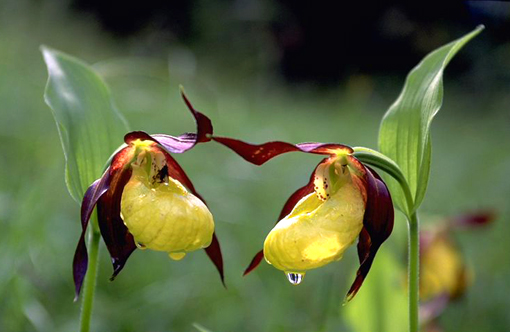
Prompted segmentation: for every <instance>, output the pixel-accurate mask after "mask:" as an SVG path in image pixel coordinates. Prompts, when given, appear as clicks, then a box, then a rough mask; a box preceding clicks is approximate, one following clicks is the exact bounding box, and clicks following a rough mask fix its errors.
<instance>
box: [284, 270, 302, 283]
mask: <svg viewBox="0 0 510 332" xmlns="http://www.w3.org/2000/svg"><path fill="white" fill-rule="evenodd" d="M285 275H286V276H287V280H288V281H289V282H290V283H291V284H293V285H299V284H300V283H301V281H303V278H304V277H305V274H304V273H295V272H285Z"/></svg>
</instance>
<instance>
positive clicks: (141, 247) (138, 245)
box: [135, 242, 147, 250]
mask: <svg viewBox="0 0 510 332" xmlns="http://www.w3.org/2000/svg"><path fill="white" fill-rule="evenodd" d="M135 244H136V247H137V248H138V249H140V250H145V249H147V247H146V246H145V245H143V244H141V243H138V242H135Z"/></svg>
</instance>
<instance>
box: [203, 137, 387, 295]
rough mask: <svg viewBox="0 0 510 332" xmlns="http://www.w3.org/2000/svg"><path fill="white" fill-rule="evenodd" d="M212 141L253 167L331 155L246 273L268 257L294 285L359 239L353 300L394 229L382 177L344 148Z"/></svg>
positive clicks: (301, 190) (292, 198)
mask: <svg viewBox="0 0 510 332" xmlns="http://www.w3.org/2000/svg"><path fill="white" fill-rule="evenodd" d="M212 139H213V140H214V141H216V142H218V143H220V144H222V145H224V146H226V147H228V148H229V149H231V150H233V151H234V152H236V153H237V154H238V155H240V156H241V157H242V158H244V159H245V160H246V161H248V162H250V163H252V164H255V165H262V164H264V163H266V162H267V161H269V160H271V159H272V158H274V157H276V156H278V155H281V154H284V153H288V152H304V153H312V154H318V155H326V156H328V157H327V158H325V159H323V160H322V161H321V162H320V163H319V165H318V166H317V167H316V168H315V170H314V172H313V173H312V175H311V177H310V180H309V181H308V183H307V184H306V185H305V186H303V187H301V188H299V189H298V190H296V192H294V193H293V194H292V195H291V196H290V197H289V199H288V200H287V202H286V203H285V205H284V207H283V209H282V212H281V213H280V217H279V218H278V222H277V225H276V226H275V227H274V228H273V230H272V231H271V232H270V233H269V235H268V236H267V238H266V240H265V242H264V249H263V250H261V251H259V252H258V253H257V254H256V255H255V257H254V258H253V259H252V261H251V263H250V264H249V266H248V268H246V270H245V272H244V274H245V275H246V274H248V273H249V272H251V271H252V270H253V269H255V268H256V267H257V266H258V265H259V264H260V262H261V261H262V259H263V258H264V257H265V258H266V261H267V262H268V263H270V264H272V265H273V266H274V267H276V268H278V269H280V270H283V271H285V272H286V274H287V278H288V280H289V281H290V282H291V283H292V284H299V283H300V282H301V281H302V280H303V276H304V273H305V272H306V271H307V270H310V269H315V268H318V267H320V266H323V265H325V264H328V263H330V262H333V261H335V260H339V259H340V258H341V257H342V255H343V253H344V252H345V250H346V248H347V247H349V246H350V245H352V244H353V243H354V241H355V240H356V238H358V239H359V240H358V246H357V248H358V256H359V261H360V267H359V269H358V271H357V274H356V278H355V280H354V282H353V284H352V286H351V288H350V289H349V292H348V293H347V300H350V299H352V298H353V297H354V295H355V294H356V293H357V291H358V290H359V289H360V287H361V285H362V284H363V281H364V279H365V277H366V276H367V274H368V272H369V271H370V267H371V265H372V262H373V260H374V258H375V255H376V253H377V250H378V249H379V247H380V246H381V244H382V243H383V242H384V241H385V240H386V239H387V238H388V236H389V235H390V234H391V231H392V229H393V214H394V211H393V203H392V201H391V196H390V193H389V190H388V188H387V186H386V184H385V183H384V182H383V181H382V179H381V178H380V177H379V175H377V173H376V172H375V171H374V170H373V169H371V168H370V167H368V166H366V165H364V164H362V163H361V162H360V161H359V160H358V159H356V158H355V157H354V156H353V152H354V151H353V150H352V149H351V148H350V147H348V146H345V145H341V144H335V143H300V144H291V143H286V142H281V141H274V142H267V143H263V144H259V145H255V144H249V143H245V142H243V141H240V140H237V139H233V138H228V137H218V136H213V137H212Z"/></svg>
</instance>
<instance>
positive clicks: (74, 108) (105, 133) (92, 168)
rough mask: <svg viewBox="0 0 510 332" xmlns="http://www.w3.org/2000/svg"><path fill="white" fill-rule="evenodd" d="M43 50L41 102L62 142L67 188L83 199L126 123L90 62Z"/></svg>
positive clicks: (118, 139)
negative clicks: (45, 75)
mask: <svg viewBox="0 0 510 332" xmlns="http://www.w3.org/2000/svg"><path fill="white" fill-rule="evenodd" d="M41 51H42V53H43V56H44V61H45V62H46V66H47V67H48V75H49V78H48V83H47V85H46V91H45V93H44V100H45V101H46V104H48V106H50V108H51V109H52V113H53V117H54V118H55V121H56V123H57V129H58V132H59V135H60V141H61V142H62V148H63V150H64V156H65V160H66V172H65V179H66V184H67V189H68V190H69V193H70V194H71V196H72V197H73V199H74V200H75V201H77V202H79V203H81V199H82V197H83V195H84V193H85V191H86V190H87V188H88V186H89V185H90V184H91V183H92V182H93V181H94V180H95V179H97V178H99V177H100V176H101V173H102V172H103V167H104V165H105V162H106V160H107V159H108V157H109V156H110V155H111V153H112V152H113V151H114V150H115V149H116V148H117V147H118V146H119V145H121V144H122V143H123V141H122V139H123V137H124V134H125V133H126V132H127V131H128V128H127V123H126V121H125V119H124V118H123V117H122V115H121V114H120V113H119V112H118V111H117V110H116V109H115V107H114V106H113V103H112V99H111V97H110V92H109V90H108V87H107V86H106V84H105V82H104V81H103V80H102V79H101V78H100V77H99V76H98V75H97V74H96V73H95V72H94V71H93V70H92V69H91V67H90V66H88V65H87V64H85V63H83V62H82V61H80V60H78V59H76V58H73V57H71V56H69V55H67V54H64V53H62V52H59V51H56V50H53V49H50V48H48V47H44V46H43V47H41Z"/></svg>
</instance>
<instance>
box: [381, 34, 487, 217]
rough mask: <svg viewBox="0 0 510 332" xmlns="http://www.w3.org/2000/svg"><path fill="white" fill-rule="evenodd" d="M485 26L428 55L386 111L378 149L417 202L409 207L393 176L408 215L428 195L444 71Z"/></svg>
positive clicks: (398, 199) (395, 197)
mask: <svg viewBox="0 0 510 332" xmlns="http://www.w3.org/2000/svg"><path fill="white" fill-rule="evenodd" d="M483 29H484V27H483V26H479V27H477V28H476V29H475V30H473V31H472V32H471V33H469V34H467V35H465V36H464V37H462V38H459V39H457V40H455V41H453V42H451V43H449V44H446V45H444V46H442V47H440V48H438V49H437V50H435V51H433V52H432V53H430V54H429V55H427V56H426V57H425V58H424V59H423V60H422V61H421V62H420V63H419V64H418V65H417V66H416V67H415V68H414V69H413V70H411V72H410V73H409V75H408V76H407V79H406V82H405V84H404V88H403V89H402V92H401V93H400V96H399V97H398V98H397V100H396V101H395V102H394V103H393V105H391V106H390V108H389V109H388V111H387V112H386V114H385V115H384V117H383V119H382V122H381V128H380V131H379V150H380V151H381V152H382V153H383V154H385V155H386V156H388V157H389V158H391V159H392V160H394V161H395V162H396V163H397V164H398V165H399V166H400V169H401V170H402V172H403V173H404V176H405V177H406V179H407V182H408V183H409V187H410V188H411V193H412V196H413V200H414V206H413V207H408V206H407V204H406V201H405V197H404V194H403V193H402V190H401V189H400V188H399V185H398V184H397V183H396V182H395V181H394V180H392V179H391V180H389V181H388V185H389V187H390V190H391V192H392V195H393V200H394V201H395V203H396V204H397V206H398V207H399V208H400V209H401V210H402V211H403V212H404V213H406V214H407V215H408V216H409V215H410V214H411V213H413V211H414V210H416V209H417V208H418V207H419V206H420V204H421V202H422V201H423V197H424V196H425V191H426V189H427V184H428V178H429V173H430V155H431V144H430V125H431V123H432V119H433V118H434V116H435V115H436V114H437V112H438V111H439V109H440V108H441V104H442V102H443V72H444V69H445V68H446V66H447V65H448V63H449V62H450V60H451V59H452V58H453V57H454V56H455V54H456V53H457V52H458V51H459V50H460V49H461V48H462V47H463V46H464V45H465V44H466V43H467V42H469V41H470V40H471V39H472V38H473V37H475V36H476V35H478V34H479V33H480V32H481V31H482V30H483Z"/></svg>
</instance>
